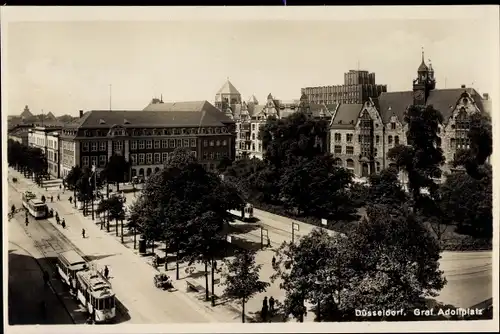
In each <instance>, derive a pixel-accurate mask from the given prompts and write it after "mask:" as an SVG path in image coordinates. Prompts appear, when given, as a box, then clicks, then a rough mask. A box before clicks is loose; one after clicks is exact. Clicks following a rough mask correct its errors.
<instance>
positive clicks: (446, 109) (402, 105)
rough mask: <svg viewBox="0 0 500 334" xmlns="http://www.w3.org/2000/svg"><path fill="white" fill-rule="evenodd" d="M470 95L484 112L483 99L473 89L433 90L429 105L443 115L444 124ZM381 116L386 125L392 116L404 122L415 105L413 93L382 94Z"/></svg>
mask: <svg viewBox="0 0 500 334" xmlns="http://www.w3.org/2000/svg"><path fill="white" fill-rule="evenodd" d="M464 92H467V93H469V94H470V95H471V96H472V98H473V99H474V102H475V103H476V105H477V107H478V108H479V109H480V110H481V111H484V107H483V103H482V98H481V96H480V95H479V93H478V92H477V91H476V90H475V89H473V88H450V89H435V90H431V91H430V93H429V96H428V98H427V102H426V104H427V105H432V106H434V108H435V109H436V110H439V111H440V112H441V114H442V115H443V119H444V122H447V121H448V119H449V117H450V116H451V114H452V112H453V109H454V108H455V105H456V104H457V101H458V100H459V99H460V96H461V95H462V94H463V93H464ZM378 104H379V111H380V116H381V117H382V121H383V122H384V123H388V122H389V121H390V119H391V116H392V115H393V114H394V115H396V116H397V117H398V118H399V120H401V121H403V120H404V114H405V112H406V109H407V108H408V107H409V106H410V105H412V104H413V92H412V91H405V92H388V93H382V94H380V96H379V98H378Z"/></svg>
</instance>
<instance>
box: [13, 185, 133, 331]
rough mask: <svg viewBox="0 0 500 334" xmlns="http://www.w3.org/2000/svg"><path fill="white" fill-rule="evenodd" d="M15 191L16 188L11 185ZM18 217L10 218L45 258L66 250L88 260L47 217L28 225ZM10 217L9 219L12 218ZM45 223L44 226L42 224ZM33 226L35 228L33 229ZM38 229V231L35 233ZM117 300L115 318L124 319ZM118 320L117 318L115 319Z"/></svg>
mask: <svg viewBox="0 0 500 334" xmlns="http://www.w3.org/2000/svg"><path fill="white" fill-rule="evenodd" d="M13 188H14V189H15V190H16V191H17V189H16V188H15V187H13ZM16 218H19V217H15V216H14V217H12V219H15V220H16V222H17V223H18V224H19V225H20V226H21V228H22V229H23V230H24V232H25V234H26V236H28V238H29V239H31V241H32V242H33V245H34V247H35V248H36V249H37V250H38V251H39V252H40V253H41V255H42V256H43V257H44V258H46V259H50V258H57V257H58V256H59V254H61V253H63V252H67V251H71V250H72V251H75V252H76V253H77V254H78V255H80V256H81V257H82V258H83V259H85V261H87V262H89V263H90V262H91V261H89V257H88V256H86V255H85V254H84V253H83V252H82V251H81V250H80V249H79V248H78V247H76V246H75V245H74V244H73V243H72V242H71V241H70V240H69V239H68V238H67V237H66V236H65V235H64V234H63V233H61V232H60V231H59V230H58V229H57V228H56V227H55V226H54V224H53V223H52V222H51V221H49V219H47V218H46V219H34V218H33V217H31V221H30V222H29V223H28V226H26V224H25V223H24V222H22V221H21V220H20V219H16ZM12 219H11V220H12ZM44 224H46V226H45V225H44ZM33 227H35V229H33ZM36 231H38V233H35V232H36ZM35 234H38V235H39V237H38V238H37V237H35V236H34V235H35ZM17 247H19V248H21V249H23V250H25V251H26V249H25V248H23V247H21V246H19V245H17ZM49 263H50V269H51V270H50V271H51V273H52V275H53V276H54V277H57V268H56V266H55V263H53V262H49ZM37 264H38V265H39V266H40V267H41V268H43V266H41V264H40V263H39V261H38V260H37ZM56 296H57V298H58V300H59V301H60V302H61V303H63V301H62V298H61V296H60V295H59V294H57V293H56ZM117 301H118V302H117V303H116V313H117V317H116V318H121V319H125V318H126V314H127V312H126V311H125V310H124V306H123V304H122V303H121V302H120V301H119V300H117ZM63 306H64V309H65V310H66V312H68V314H69V315H70V318H71V320H72V321H73V323H76V322H75V319H74V318H73V317H72V316H71V312H70V310H69V309H68V308H67V306H66V305H65V304H64V303H63ZM117 320H118V319H117Z"/></svg>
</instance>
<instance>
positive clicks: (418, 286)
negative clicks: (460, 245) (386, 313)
mask: <svg viewBox="0 0 500 334" xmlns="http://www.w3.org/2000/svg"><path fill="white" fill-rule="evenodd" d="M367 213H368V214H367V216H368V217H367V218H364V219H363V220H362V221H361V222H360V224H359V225H358V226H357V227H356V228H355V229H354V230H353V231H352V232H351V233H350V234H349V235H348V238H346V240H347V241H348V247H349V249H350V250H349V251H348V252H346V254H348V256H346V257H345V259H344V260H345V263H346V265H347V266H348V268H352V270H351V272H350V274H349V276H350V278H349V282H350V283H349V289H348V291H346V293H345V294H344V303H345V308H346V309H348V310H351V312H352V311H353V310H354V309H360V308H364V309H380V308H382V307H384V308H387V309H396V308H398V309H401V308H403V309H406V310H411V309H415V308H421V307H424V306H425V298H427V297H435V296H436V295H437V292H438V291H439V290H441V289H442V288H443V286H444V285H445V284H446V279H445V278H443V276H442V271H440V270H439V262H438V261H439V258H440V247H439V243H438V241H437V240H436V239H435V238H434V237H433V236H432V235H431V234H430V233H429V231H428V230H427V228H426V227H425V226H424V225H423V224H422V222H421V220H420V219H418V217H417V216H415V215H414V214H413V213H412V212H411V210H409V208H408V207H406V206H400V207H395V206H387V205H373V206H371V207H370V208H369V210H367ZM359 254H367V256H359Z"/></svg>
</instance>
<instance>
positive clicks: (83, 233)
mask: <svg viewBox="0 0 500 334" xmlns="http://www.w3.org/2000/svg"><path fill="white" fill-rule="evenodd" d="M82 237H83V239H85V229H84V228H82Z"/></svg>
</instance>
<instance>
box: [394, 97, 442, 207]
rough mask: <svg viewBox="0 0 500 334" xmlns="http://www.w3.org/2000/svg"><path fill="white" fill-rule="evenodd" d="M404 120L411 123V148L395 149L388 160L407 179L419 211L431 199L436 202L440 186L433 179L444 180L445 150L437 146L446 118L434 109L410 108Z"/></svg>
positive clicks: (408, 139)
mask: <svg viewBox="0 0 500 334" xmlns="http://www.w3.org/2000/svg"><path fill="white" fill-rule="evenodd" d="M404 120H405V122H406V123H407V124H408V132H407V141H408V145H406V146H404V145H398V146H396V147H393V148H392V149H391V150H389V152H388V154H387V157H388V158H389V159H390V160H392V161H394V163H395V164H396V166H397V167H398V169H399V170H403V171H404V172H405V173H406V175H407V176H408V188H409V190H410V193H411V196H412V199H413V202H414V211H415V212H416V210H417V209H425V207H426V205H428V204H429V198H430V199H431V200H434V197H435V195H436V193H437V189H438V185H437V183H436V182H435V181H434V180H435V179H438V178H441V166H442V164H443V163H444V156H443V151H442V149H441V148H440V147H439V145H438V141H439V136H438V128H439V125H441V124H442V123H443V116H442V115H441V113H440V112H439V111H438V110H436V109H434V107H432V106H426V107H420V106H410V107H409V108H408V110H407V112H406V114H405V119H404ZM423 188H427V189H428V190H429V194H430V196H427V195H424V194H422V193H421V189H423Z"/></svg>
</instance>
